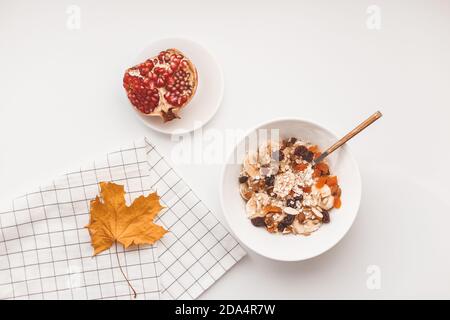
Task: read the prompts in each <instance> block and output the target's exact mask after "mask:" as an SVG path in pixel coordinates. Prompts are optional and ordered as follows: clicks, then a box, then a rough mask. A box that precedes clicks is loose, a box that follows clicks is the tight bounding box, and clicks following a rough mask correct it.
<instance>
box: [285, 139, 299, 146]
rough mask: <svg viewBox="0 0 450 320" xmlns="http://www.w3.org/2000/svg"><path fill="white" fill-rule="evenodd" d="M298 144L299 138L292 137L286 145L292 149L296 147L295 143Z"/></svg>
mask: <svg viewBox="0 0 450 320" xmlns="http://www.w3.org/2000/svg"><path fill="white" fill-rule="evenodd" d="M296 142H297V138H294V137H292V138H289V139H288V141H287V143H286V145H287V146H288V147H292V146H293V145H294V143H296Z"/></svg>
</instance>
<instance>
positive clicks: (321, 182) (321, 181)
mask: <svg viewBox="0 0 450 320" xmlns="http://www.w3.org/2000/svg"><path fill="white" fill-rule="evenodd" d="M326 183H327V177H320V178H319V179H318V180H317V183H316V187H317V188H318V189H321V188H322V187H323V186H324V185H325V184H326Z"/></svg>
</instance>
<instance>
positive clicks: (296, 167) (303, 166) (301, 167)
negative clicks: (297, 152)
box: [293, 163, 308, 171]
mask: <svg viewBox="0 0 450 320" xmlns="http://www.w3.org/2000/svg"><path fill="white" fill-rule="evenodd" d="M306 168H308V165H307V164H305V163H297V164H296V165H294V166H293V169H294V170H295V171H303V170H305V169H306Z"/></svg>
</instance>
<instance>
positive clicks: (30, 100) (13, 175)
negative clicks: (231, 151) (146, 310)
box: [0, 0, 450, 299]
mask: <svg viewBox="0 0 450 320" xmlns="http://www.w3.org/2000/svg"><path fill="white" fill-rule="evenodd" d="M70 4H75V5H78V6H79V7H80V8H81V29H80V30H70V29H68V28H67V27H66V22H67V18H68V15H67V14H66V9H67V7H68V5H70ZM373 4H375V5H378V7H379V8H380V9H381V29H380V30H371V29H369V28H367V26H366V20H367V19H368V17H369V15H368V14H367V13H366V10H367V8H368V6H369V5H373ZM166 36H186V37H188V38H191V39H193V40H196V41H198V42H200V43H202V44H204V45H205V46H206V47H207V48H208V49H210V51H211V52H213V53H214V55H215V56H216V57H217V59H218V61H219V62H220V64H221V66H222V68H223V70H224V76H225V96H224V100H223V103H222V106H221V108H220V110H219V112H218V114H217V115H216V117H215V118H214V119H213V120H212V121H211V122H210V123H209V124H208V125H207V126H206V127H205V130H206V129H218V130H221V131H224V130H225V129H248V128H250V127H253V126H254V125H257V124H258V123H259V122H261V121H265V120H270V119H272V118H273V117H288V116H298V117H304V118H307V119H312V120H315V121H318V122H320V123H322V124H324V125H325V126H327V127H329V128H330V129H331V130H333V131H335V132H337V133H340V134H343V133H345V132H346V131H347V130H348V129H350V128H352V127H353V126H354V125H355V124H357V123H358V122H359V121H360V120H362V119H363V118H365V117H366V116H368V115H370V114H371V113H372V112H374V111H375V110H376V109H378V108H379V109H380V110H381V111H382V112H383V113H384V118H383V119H382V120H380V121H379V122H378V123H377V124H376V125H374V126H373V127H370V128H369V129H368V130H367V131H366V132H365V133H364V134H363V135H361V136H359V137H357V138H356V139H355V140H354V141H352V142H351V146H352V151H353V153H354V155H355V157H356V159H357V160H358V162H359V165H360V169H361V174H362V180H363V196H362V203H361V209H360V212H359V215H358V217H357V219H356V221H355V223H354V225H353V227H352V229H351V230H350V232H349V233H348V234H347V236H346V237H345V238H344V239H343V240H342V241H341V242H340V243H339V244H338V245H337V246H336V247H335V248H333V249H332V250H330V251H329V252H327V253H325V254H323V255H321V256H319V257H317V258H315V259H312V260H309V261H304V262H299V263H279V262H274V261H269V260H266V259H264V258H262V257H259V256H257V255H255V254H253V253H249V255H248V257H246V258H245V259H244V260H243V261H242V262H240V263H239V264H238V265H237V266H235V267H234V268H233V269H232V270H231V271H230V272H229V273H227V274H226V275H225V276H224V277H223V278H222V279H220V280H219V281H218V282H217V283H216V284H215V285H214V286H213V287H212V288H211V289H209V290H208V291H207V292H206V293H205V294H204V295H203V296H202V298H297V299H304V298H450V287H449V285H448V284H449V282H450V258H449V254H450V253H449V252H450V250H449V249H450V248H449V247H450V232H449V231H448V230H449V227H450V210H449V209H450V201H449V199H450V197H449V193H450V188H449V184H450V175H449V169H448V164H449V163H450V151H449V148H448V139H449V137H450V124H449V119H450V90H449V89H450V59H449V57H450V41H449V40H450V1H425V0H423V1H364V0H362V1H356V0H355V1H302V2H301V1H294V0H292V1H286V0H285V1H281V0H280V1H245V2H244V1H221V2H218V1H206V0H205V1H195V0H191V1H181V0H170V1H154V0H151V1H150V0H148V1H144V0H142V1H138V0H135V1H120V2H119V1H116V2H114V3H112V1H106V0H103V1H87V0H86V1H81V0H73V1H70V2H69V1H60V0H58V1H31V0H29V1H18V0H14V1H6V0H0V199H2V200H3V201H4V200H9V199H10V198H11V197H13V196H18V195H21V194H22V193H24V192H26V191H27V190H30V189H32V188H34V187H36V186H38V185H40V184H42V183H45V182H46V181H48V180H49V179H50V178H53V177H55V176H58V175H59V174H62V173H64V172H65V171H66V170H67V169H70V168H76V167H77V166H78V165H79V164H80V163H81V162H83V161H86V160H90V159H95V158H96V157H97V156H100V155H102V154H104V153H106V152H108V151H111V150H114V149H115V148H116V147H118V146H121V145H123V144H124V143H127V142H128V141H130V140H132V139H136V138H139V137H142V136H144V135H147V136H148V137H149V138H150V139H151V140H152V141H154V142H155V143H156V144H157V145H158V146H159V149H160V151H162V153H163V154H165V155H166V156H167V157H168V158H169V159H168V160H169V161H170V160H171V159H170V155H171V150H172V149H171V148H173V146H174V142H173V141H171V139H170V137H169V136H165V135H162V134H158V133H156V132H153V131H151V130H150V129H148V128H147V127H145V126H144V125H143V124H142V123H141V122H140V121H139V119H138V118H137V117H136V115H135V114H134V112H132V110H131V109H130V108H129V106H128V104H127V98H126V96H125V94H124V90H123V88H122V74H123V71H124V70H125V69H126V68H127V67H128V66H129V64H130V61H132V60H133V58H134V57H135V56H136V55H138V54H139V52H140V50H142V49H143V48H144V47H146V46H147V45H148V44H149V43H151V42H152V41H153V40H157V39H159V38H163V37H166ZM209 143H210V142H209ZM176 167H177V170H178V172H179V173H180V174H181V175H183V176H184V177H185V178H186V180H187V182H188V183H190V184H191V186H192V188H193V189H194V190H195V191H196V193H197V194H198V195H199V196H200V197H201V198H202V199H203V200H204V201H205V203H206V204H207V205H208V206H209V207H210V208H211V209H212V210H213V211H215V212H216V213H217V215H218V216H219V218H221V219H222V218H223V216H222V213H221V208H220V204H219V194H218V183H219V177H220V168H221V166H220V164H216V165H206V164H202V165H200V164H197V165H188V164H184V165H177V166H176ZM370 265H376V266H378V267H379V268H380V271H381V288H380V289H378V290H370V289H369V288H368V287H367V285H366V281H367V279H368V278H369V276H370V275H369V274H368V273H367V268H368V266H370Z"/></svg>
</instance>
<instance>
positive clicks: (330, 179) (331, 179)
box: [326, 176, 338, 187]
mask: <svg viewBox="0 0 450 320" xmlns="http://www.w3.org/2000/svg"><path fill="white" fill-rule="evenodd" d="M326 183H327V185H328V186H329V187H332V186H335V185H337V184H338V181H337V177H336V176H332V177H328V178H327V182H326Z"/></svg>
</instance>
